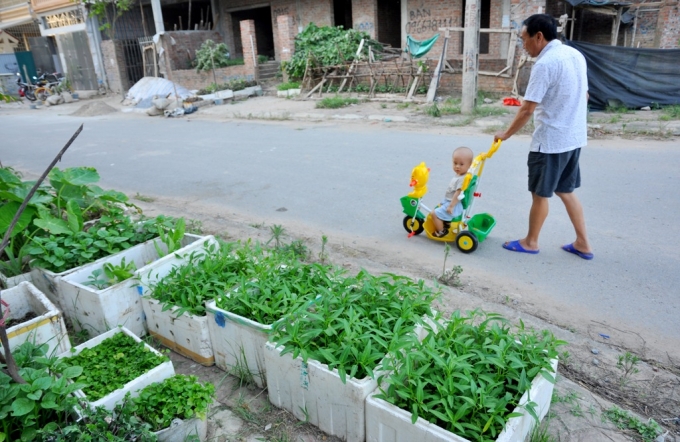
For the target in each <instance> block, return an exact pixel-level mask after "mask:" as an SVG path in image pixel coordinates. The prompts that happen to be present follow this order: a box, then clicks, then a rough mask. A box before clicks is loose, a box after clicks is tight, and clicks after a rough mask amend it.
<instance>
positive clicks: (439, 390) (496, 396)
mask: <svg viewBox="0 0 680 442" xmlns="http://www.w3.org/2000/svg"><path fill="white" fill-rule="evenodd" d="M439 328H440V329H439V330H438V332H435V331H431V332H430V333H429V334H428V335H427V336H426V337H425V338H424V339H423V340H422V341H418V340H417V339H411V342H410V343H408V344H407V345H405V346H403V351H401V352H397V353H396V354H395V357H394V359H392V360H390V361H389V362H388V364H387V365H391V367H390V368H393V371H391V372H390V373H388V374H386V375H385V376H384V377H383V378H382V379H381V380H380V381H381V385H380V387H379V389H378V390H376V394H375V395H372V396H370V397H369V398H368V399H367V401H366V421H367V423H368V425H367V439H368V440H374V441H381V440H382V439H381V434H387V433H391V432H394V433H395V434H399V435H400V437H404V439H403V440H423V439H424V438H426V437H427V438H428V440H431V441H442V442H443V441H456V442H464V441H475V442H491V441H503V442H509V441H518V442H519V441H524V438H525V437H526V436H527V434H528V433H529V432H530V431H531V428H532V427H533V426H534V425H536V424H538V422H539V421H540V419H541V418H542V417H543V416H544V415H545V414H546V413H547V411H548V408H549V407H550V400H551V397H552V391H553V386H554V382H555V373H556V370H557V347H558V346H560V345H563V344H565V342H563V341H559V340H557V339H555V337H554V336H553V335H552V334H551V333H549V332H547V331H544V332H542V333H538V332H534V331H529V330H526V329H525V328H524V324H523V323H522V322H521V321H520V327H519V331H518V332H517V333H513V332H512V331H511V328H510V325H509V324H508V323H507V321H506V320H504V319H503V318H501V317H500V316H499V315H497V314H492V313H482V312H478V311H473V312H470V313H469V314H468V315H463V314H461V313H460V312H454V314H453V315H452V316H451V319H450V320H449V321H448V323H446V324H444V325H442V326H441V327H439Z"/></svg>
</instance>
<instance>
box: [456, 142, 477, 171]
mask: <svg viewBox="0 0 680 442" xmlns="http://www.w3.org/2000/svg"><path fill="white" fill-rule="evenodd" d="M473 157H474V154H473V153H472V150H470V148H469V147H459V148H458V149H456V150H454V151H453V171H454V172H455V174H456V175H463V174H465V173H466V172H467V171H468V169H469V168H470V165H471V164H472V160H473Z"/></svg>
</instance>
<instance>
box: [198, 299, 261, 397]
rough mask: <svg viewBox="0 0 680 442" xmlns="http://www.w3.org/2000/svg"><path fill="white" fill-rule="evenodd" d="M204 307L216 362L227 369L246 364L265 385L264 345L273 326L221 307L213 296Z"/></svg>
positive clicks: (259, 382) (258, 384)
mask: <svg viewBox="0 0 680 442" xmlns="http://www.w3.org/2000/svg"><path fill="white" fill-rule="evenodd" d="M205 308H206V311H207V315H208V329H209V330H210V339H211V340H212V346H213V353H214V355H215V365H217V366H218V367H219V368H221V369H222V370H224V371H227V372H232V371H233V369H234V367H236V366H241V367H247V368H248V371H250V373H251V374H252V376H253V380H254V381H255V384H256V385H257V386H258V387H260V388H264V387H266V385H267V378H266V374H265V371H266V370H265V362H264V345H265V343H266V342H267V340H268V339H269V333H270V332H271V329H272V326H271V325H263V324H260V323H259V322H255V321H251V320H250V319H247V318H244V317H243V316H239V315H237V314H235V313H231V312H228V311H226V310H222V309H221V308H218V307H217V304H216V303H215V301H214V300H213V301H209V302H207V303H206V306H205ZM237 374H238V372H237Z"/></svg>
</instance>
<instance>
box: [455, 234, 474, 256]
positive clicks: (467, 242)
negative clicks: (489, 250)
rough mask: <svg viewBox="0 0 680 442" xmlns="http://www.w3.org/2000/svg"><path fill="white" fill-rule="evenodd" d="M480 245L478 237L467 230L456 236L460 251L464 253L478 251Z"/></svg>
mask: <svg viewBox="0 0 680 442" xmlns="http://www.w3.org/2000/svg"><path fill="white" fill-rule="evenodd" d="M478 245H479V241H477V237H476V236H475V234H474V233H472V232H470V231H467V230H465V231H463V232H460V233H459V234H458V236H456V246H457V247H458V250H460V251H461V252H463V253H472V252H474V251H475V250H477V246H478Z"/></svg>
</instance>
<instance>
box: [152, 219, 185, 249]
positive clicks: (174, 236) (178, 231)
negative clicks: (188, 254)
mask: <svg viewBox="0 0 680 442" xmlns="http://www.w3.org/2000/svg"><path fill="white" fill-rule="evenodd" d="M184 230H185V222H184V218H180V219H178V220H177V223H176V224H175V227H174V228H172V229H168V228H166V227H164V226H158V237H159V238H160V240H161V241H162V242H163V244H165V245H166V247H167V249H168V251H167V254H168V255H169V254H171V253H174V252H176V251H178V250H179V249H181V248H182V239H183V238H184ZM153 245H154V247H156V252H158V256H165V255H166V253H165V252H164V251H163V249H161V248H160V246H159V245H158V244H157V243H156V242H154V243H153Z"/></svg>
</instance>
